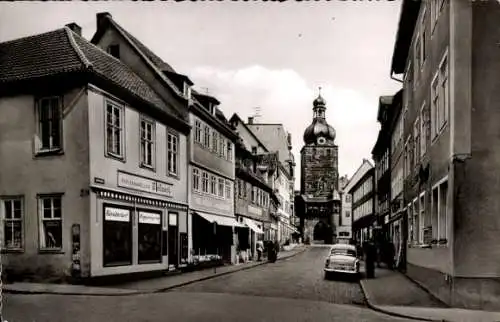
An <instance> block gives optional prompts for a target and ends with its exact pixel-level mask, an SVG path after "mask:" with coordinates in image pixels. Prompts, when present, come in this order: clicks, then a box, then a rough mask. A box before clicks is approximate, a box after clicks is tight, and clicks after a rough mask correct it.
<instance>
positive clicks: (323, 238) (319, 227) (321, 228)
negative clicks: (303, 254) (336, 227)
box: [313, 220, 329, 243]
mask: <svg viewBox="0 0 500 322" xmlns="http://www.w3.org/2000/svg"><path fill="white" fill-rule="evenodd" d="M328 228H329V227H328V225H327V224H326V223H325V222H323V221H321V220H320V221H318V223H317V224H316V225H315V226H314V230H313V240H314V241H315V242H323V243H325V242H327V240H328V232H329V229H328Z"/></svg>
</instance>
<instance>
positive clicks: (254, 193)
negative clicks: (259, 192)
mask: <svg viewBox="0 0 500 322" xmlns="http://www.w3.org/2000/svg"><path fill="white" fill-rule="evenodd" d="M256 197H257V196H256V191H255V187H252V202H254V203H255V199H256Z"/></svg>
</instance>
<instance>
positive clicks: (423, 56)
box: [418, 4, 427, 69]
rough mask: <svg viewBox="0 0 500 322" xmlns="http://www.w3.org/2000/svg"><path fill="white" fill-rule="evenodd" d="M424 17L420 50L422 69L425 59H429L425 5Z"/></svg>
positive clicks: (421, 26)
mask: <svg viewBox="0 0 500 322" xmlns="http://www.w3.org/2000/svg"><path fill="white" fill-rule="evenodd" d="M422 10H423V11H422V17H421V18H420V28H421V30H422V32H421V34H420V48H419V49H418V50H419V51H420V68H421V69H422V68H423V67H424V63H425V59H426V58H427V52H426V46H425V42H426V40H427V39H426V34H427V32H426V28H425V14H426V13H427V10H426V7H425V4H424V7H423V9H422Z"/></svg>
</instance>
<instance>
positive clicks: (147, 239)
mask: <svg viewBox="0 0 500 322" xmlns="http://www.w3.org/2000/svg"><path fill="white" fill-rule="evenodd" d="M138 215H139V220H138V227H137V233H138V254H137V255H138V258H137V260H138V263H139V264H151V263H161V260H162V254H161V231H162V225H161V213H157V212H151V211H148V212H146V211H139V212H138Z"/></svg>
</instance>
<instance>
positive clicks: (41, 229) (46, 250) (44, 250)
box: [37, 193, 64, 253]
mask: <svg viewBox="0 0 500 322" xmlns="http://www.w3.org/2000/svg"><path fill="white" fill-rule="evenodd" d="M63 197H64V193H50V194H38V195H37V204H38V223H39V224H38V228H39V229H38V250H39V252H40V253H63V252H64V251H63V250H64V204H63ZM55 198H59V199H60V200H61V217H60V218H54V209H53V203H54V201H53V200H54V199H55ZM45 199H51V200H52V202H51V213H52V217H51V218H50V219H47V218H44V216H43V211H44V206H43V200H45ZM47 220H59V221H60V222H61V226H60V227H61V247H47V246H42V245H43V243H42V235H43V234H44V233H45V231H44V226H43V222H44V221H47Z"/></svg>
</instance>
